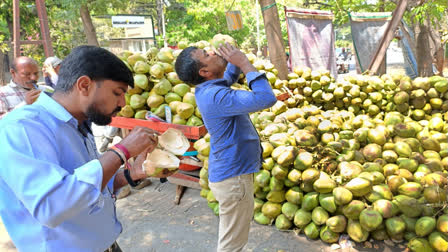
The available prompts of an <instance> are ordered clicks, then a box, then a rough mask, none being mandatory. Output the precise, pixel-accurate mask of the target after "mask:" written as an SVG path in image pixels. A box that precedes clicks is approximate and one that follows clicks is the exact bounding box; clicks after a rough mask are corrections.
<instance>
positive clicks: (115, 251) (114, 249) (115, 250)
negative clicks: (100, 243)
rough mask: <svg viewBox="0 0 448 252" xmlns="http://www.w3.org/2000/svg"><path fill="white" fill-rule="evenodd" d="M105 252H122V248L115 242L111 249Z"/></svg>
mask: <svg viewBox="0 0 448 252" xmlns="http://www.w3.org/2000/svg"><path fill="white" fill-rule="evenodd" d="M104 252H122V251H121V248H120V246H118V243H117V242H114V243H113V244H112V245H111V246H110V247H109V248H107V249H106V250H104Z"/></svg>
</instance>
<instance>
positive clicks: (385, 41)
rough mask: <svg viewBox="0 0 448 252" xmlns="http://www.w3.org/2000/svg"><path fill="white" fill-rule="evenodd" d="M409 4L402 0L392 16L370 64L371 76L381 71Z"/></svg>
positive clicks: (406, 0)
mask: <svg viewBox="0 0 448 252" xmlns="http://www.w3.org/2000/svg"><path fill="white" fill-rule="evenodd" d="M407 4H408V0H400V2H399V3H398V5H397V8H396V9H395V11H394V13H393V14H392V20H391V21H390V22H389V24H388V25H387V28H386V31H385V32H384V36H383V37H382V38H381V41H380V43H379V46H378V48H377V50H376V52H375V55H374V57H373V59H372V61H371V62H370V64H369V68H368V70H369V74H372V75H373V74H376V73H377V72H378V70H379V69H380V66H381V62H383V60H384V59H385V56H386V51H387V48H388V47H389V44H390V42H391V41H392V39H393V38H394V34H395V30H396V29H397V27H398V25H399V24H400V22H401V19H402V18H403V14H404V12H405V11H406V6H407Z"/></svg>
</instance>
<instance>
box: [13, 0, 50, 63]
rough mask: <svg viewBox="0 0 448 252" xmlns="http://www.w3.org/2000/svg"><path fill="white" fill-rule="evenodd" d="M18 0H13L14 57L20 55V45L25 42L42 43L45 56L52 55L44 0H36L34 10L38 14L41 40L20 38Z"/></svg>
mask: <svg viewBox="0 0 448 252" xmlns="http://www.w3.org/2000/svg"><path fill="white" fill-rule="evenodd" d="M19 1H20V0H13V40H12V43H13V47H14V57H19V56H20V46H21V45H25V44H34V45H43V46H44V52H45V57H47V58H48V57H50V56H53V55H54V53H53V47H52V46H51V38H50V31H49V28H48V17H47V10H46V8H45V2H44V0H36V10H37V15H38V16H39V23H40V34H41V36H42V39H41V40H20V8H19Z"/></svg>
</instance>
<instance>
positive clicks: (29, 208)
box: [0, 93, 122, 252]
mask: <svg viewBox="0 0 448 252" xmlns="http://www.w3.org/2000/svg"><path fill="white" fill-rule="evenodd" d="M83 125H84V124H83ZM84 132H87V131H85V128H84ZM84 134H86V133H84ZM86 135H87V137H85V136H84V135H83V134H82V133H81V132H80V131H79V130H78V121H77V120H76V119H75V118H74V117H73V116H72V115H71V114H70V113H69V112H68V111H67V110H66V109H65V108H64V107H62V106H61V105H60V104H59V103H57V102H56V101H55V100H53V99H52V98H50V97H49V96H47V95H46V94H44V93H41V95H40V96H39V98H38V100H37V101H36V102H35V103H34V104H32V105H27V106H24V107H21V108H19V109H16V110H14V111H12V112H11V113H9V114H8V115H7V116H6V117H4V118H3V119H2V120H1V121H0V143H1V148H0V160H1V162H2V164H1V166H0V215H1V217H2V219H3V223H4V224H5V227H6V229H7V231H8V233H9V235H10V236H11V239H12V241H13V242H14V244H15V245H16V247H17V248H18V249H19V251H33V252H34V251H57V252H61V251H63V252H70V251H76V252H79V251H101V252H102V251H104V250H105V249H107V248H108V247H109V246H110V245H112V243H113V242H114V241H115V240H116V239H117V237H118V235H119V234H120V233H121V230H122V227H121V224H120V222H119V221H118V220H117V217H116V213H115V201H114V199H113V198H112V193H111V192H112V190H113V180H114V178H112V179H111V180H110V181H109V183H108V185H107V187H106V188H105V189H104V190H103V191H101V183H102V177H103V172H102V168H101V163H100V162H99V160H98V159H97V158H98V153H97V150H96V147H95V144H94V141H93V136H92V135H91V133H90V132H89V133H88V134H86Z"/></svg>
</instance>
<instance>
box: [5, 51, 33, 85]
mask: <svg viewBox="0 0 448 252" xmlns="http://www.w3.org/2000/svg"><path fill="white" fill-rule="evenodd" d="M10 72H11V76H12V80H13V81H14V83H16V84H17V85H20V86H22V87H24V88H33V87H34V85H35V84H36V83H37V80H38V79H39V66H38V65H37V63H36V61H35V60H33V59H31V58H28V57H24V56H22V57H17V58H15V59H14V61H13V62H12V65H11V69H10Z"/></svg>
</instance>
